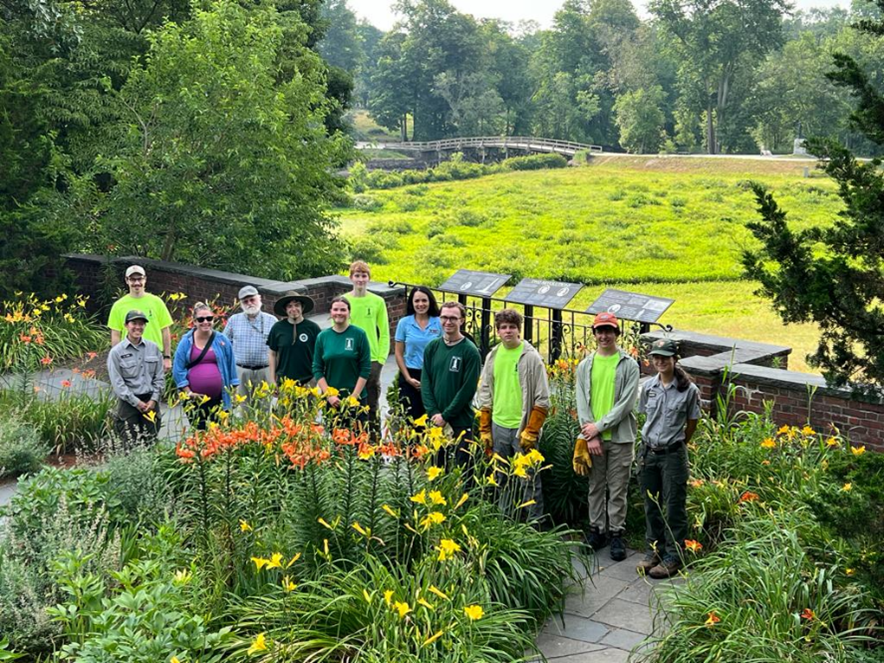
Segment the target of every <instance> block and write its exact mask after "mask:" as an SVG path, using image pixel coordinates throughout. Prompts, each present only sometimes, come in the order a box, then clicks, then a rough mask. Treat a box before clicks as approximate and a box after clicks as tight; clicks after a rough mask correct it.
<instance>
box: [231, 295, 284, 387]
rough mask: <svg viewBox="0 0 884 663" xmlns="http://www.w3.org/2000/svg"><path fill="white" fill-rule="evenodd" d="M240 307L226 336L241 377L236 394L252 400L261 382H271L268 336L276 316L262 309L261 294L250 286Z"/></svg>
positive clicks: (240, 300)
mask: <svg viewBox="0 0 884 663" xmlns="http://www.w3.org/2000/svg"><path fill="white" fill-rule="evenodd" d="M239 304H240V307H241V308H242V313H236V314H234V315H232V316H230V319H229V320H228V321H227V326H226V327H225V328H224V335H225V336H226V337H227V338H229V339H230V343H231V344H232V345H233V355H234V357H235V358H236V373H237V377H238V378H239V387H237V391H238V393H239V395H240V396H245V397H246V398H248V399H251V397H252V394H253V393H254V390H255V389H256V388H257V387H259V386H261V383H262V382H267V383H269V382H270V370H269V368H268V364H267V337H268V336H269V335H270V330H271V329H272V328H273V325H275V324H276V317H275V316H273V315H271V314H270V313H264V312H263V311H262V310H261V304H262V302H261V295H260V294H259V293H258V290H257V288H255V287H254V286H251V285H247V286H245V287H243V288H241V289H240V291H239Z"/></svg>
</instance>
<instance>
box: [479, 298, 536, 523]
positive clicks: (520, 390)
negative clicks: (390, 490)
mask: <svg viewBox="0 0 884 663" xmlns="http://www.w3.org/2000/svg"><path fill="white" fill-rule="evenodd" d="M522 322H523V318H522V315H521V314H520V313H519V312H518V311H515V310H513V309H503V310H502V311H498V312H497V314H496V315H495V316H494V326H495V327H496V328H497V334H498V335H499V336H500V343H499V344H498V345H496V346H494V348H493V349H492V350H491V352H490V353H489V354H488V357H487V358H486V359H485V367H484V368H483V369H482V380H481V382H480V384H479V439H480V440H481V441H482V444H483V446H484V447H485V449H486V450H489V451H491V450H493V451H494V453H496V454H497V455H498V456H500V457H501V458H506V459H509V458H512V457H513V456H515V455H516V454H517V453H519V452H521V453H528V452H530V451H531V450H532V449H534V448H535V447H536V446H537V438H538V437H539V436H540V429H541V427H542V426H543V422H544V421H546V415H547V412H548V411H549V382H548V381H547V379H546V366H544V365H543V359H541V358H540V354H538V352H537V350H535V349H534V347H533V346H532V345H531V344H530V343H529V342H528V341H523V340H522ZM498 483H500V484H501V486H500V489H501V493H500V497H501V500H503V499H504V498H505V496H507V495H510V494H511V492H512V491H510V492H507V491H505V490H503V484H502V479H501V478H500V477H499V478H498ZM522 483H523V489H522V490H521V491H519V494H518V495H516V496H515V497H511V498H510V499H509V500H508V501H509V502H510V503H509V504H507V503H503V502H502V503H501V507H502V508H503V509H504V510H505V511H511V510H512V509H513V506H514V504H513V502H514V503H515V504H522V503H523V502H528V501H531V500H533V501H534V504H532V505H531V508H530V510H529V511H528V517H529V520H532V521H535V522H537V521H539V520H540V519H541V518H542V517H543V487H542V485H541V480H540V474H537V473H535V472H534V471H533V470H530V471H529V474H528V476H527V477H526V478H524V479H522Z"/></svg>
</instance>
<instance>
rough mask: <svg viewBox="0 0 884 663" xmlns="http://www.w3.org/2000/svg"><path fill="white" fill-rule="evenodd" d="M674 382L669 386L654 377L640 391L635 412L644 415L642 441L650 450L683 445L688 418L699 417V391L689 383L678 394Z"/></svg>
mask: <svg viewBox="0 0 884 663" xmlns="http://www.w3.org/2000/svg"><path fill="white" fill-rule="evenodd" d="M676 385H677V383H676V381H675V380H674V379H673V380H672V382H670V383H669V385H668V386H665V387H664V386H663V383H662V382H660V375H659V374H657V375H655V376H654V377H653V378H651V379H650V380H648V381H647V382H646V383H645V385H644V387H643V388H642V393H641V397H640V398H639V402H638V411H639V412H641V413H643V414H646V415H647V419H645V425H644V428H642V441H643V442H644V443H645V444H647V445H648V446H649V447H651V448H652V449H659V448H661V447H669V446H672V445H673V444H676V443H677V442H684V439H685V435H684V429H685V424H686V423H687V421H688V419H699V418H700V390H699V389H698V388H697V385H695V384H693V383H691V384H690V385H689V386H688V388H687V389H685V390H684V391H679V390H678V388H677V386H676Z"/></svg>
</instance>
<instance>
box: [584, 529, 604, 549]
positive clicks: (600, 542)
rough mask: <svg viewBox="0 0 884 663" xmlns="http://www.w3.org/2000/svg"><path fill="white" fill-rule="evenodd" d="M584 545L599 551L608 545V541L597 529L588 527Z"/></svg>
mask: <svg viewBox="0 0 884 663" xmlns="http://www.w3.org/2000/svg"><path fill="white" fill-rule="evenodd" d="M586 545H588V546H589V547H590V548H592V549H593V550H601V549H602V548H604V547H605V546H606V545H608V540H607V537H606V536H605V535H604V534H602V533H601V531H600V530H599V528H598V527H590V528H589V534H587V535H586Z"/></svg>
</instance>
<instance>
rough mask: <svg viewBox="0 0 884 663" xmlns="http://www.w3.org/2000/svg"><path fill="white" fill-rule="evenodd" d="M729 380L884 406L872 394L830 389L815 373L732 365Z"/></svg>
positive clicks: (840, 388) (844, 389)
mask: <svg viewBox="0 0 884 663" xmlns="http://www.w3.org/2000/svg"><path fill="white" fill-rule="evenodd" d="M730 378H731V380H733V381H734V382H740V380H741V379H743V380H746V379H749V380H751V381H752V382H756V383H758V384H764V385H768V386H771V387H777V388H779V389H794V390H795V391H799V392H802V393H808V392H807V390H808V389H812V390H814V394H815V395H822V396H833V397H835V398H844V399H847V400H860V401H864V402H867V403H878V404H884V397H882V396H875V395H874V394H862V395H860V394H858V393H857V392H856V391H854V390H853V389H851V388H850V387H834V386H832V387H830V386H829V384H828V383H827V382H826V379H825V378H824V377H823V376H822V375H817V374H815V373H800V372H798V371H788V370H786V369H783V368H770V367H768V366H758V365H756V364H734V365H733V366H732V367H731V375H730Z"/></svg>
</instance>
